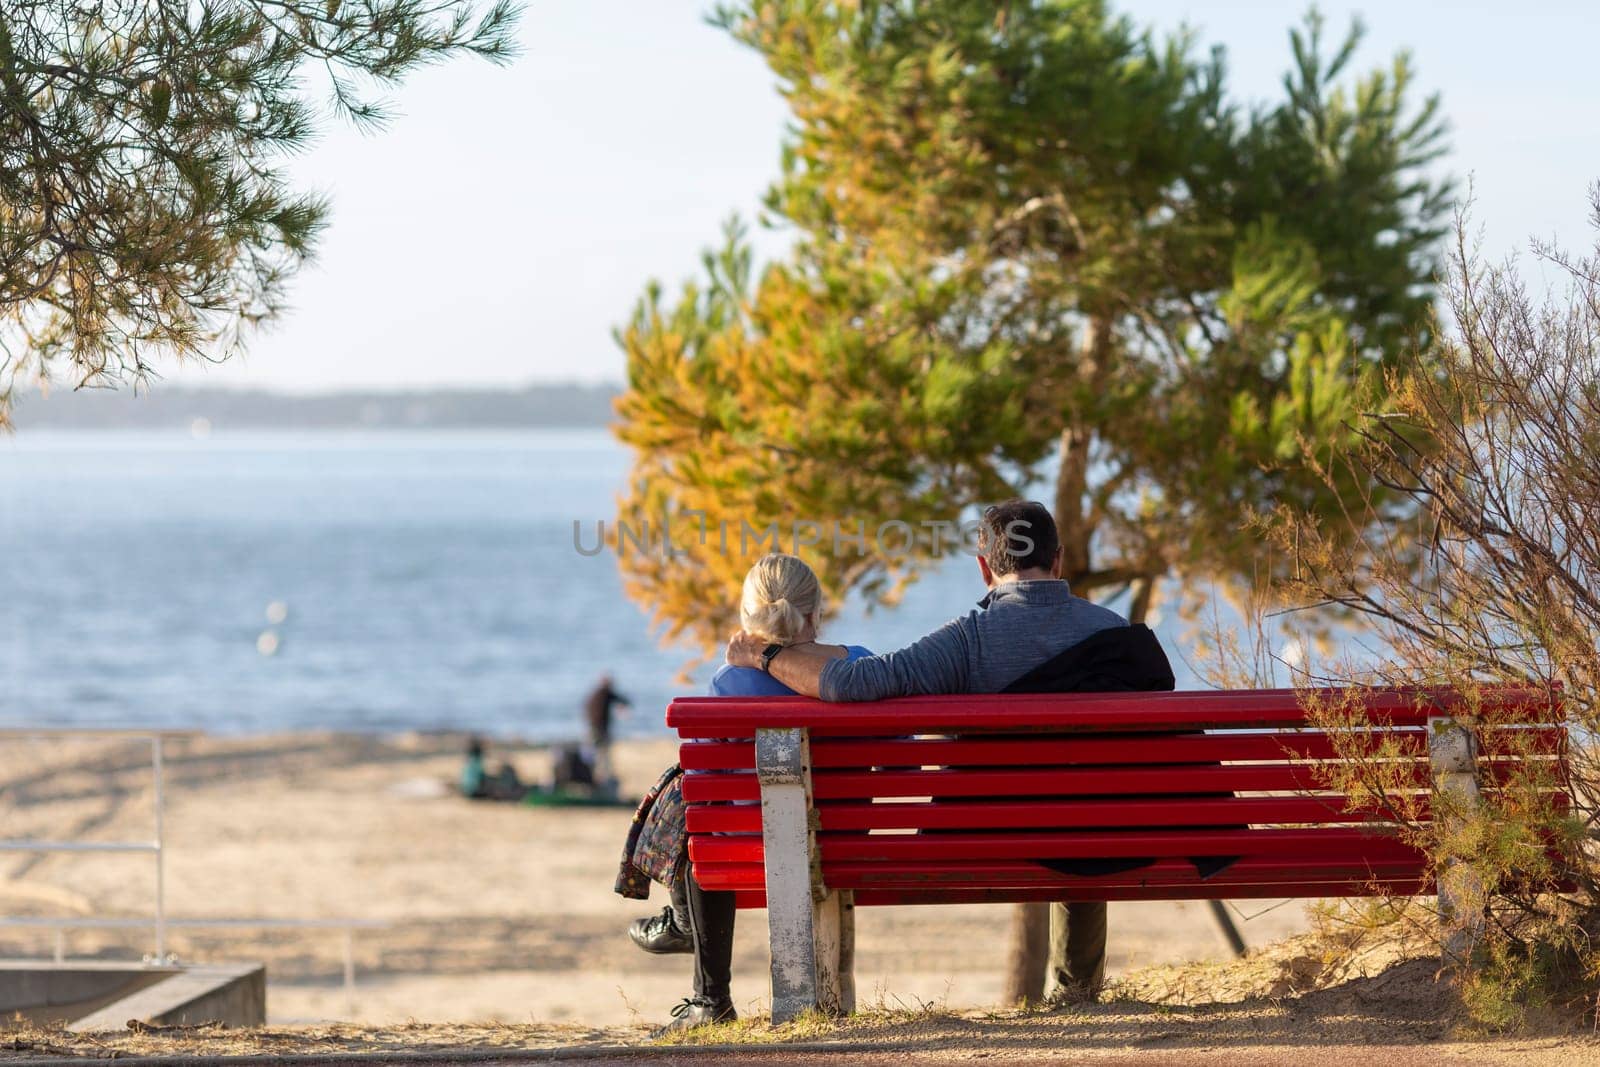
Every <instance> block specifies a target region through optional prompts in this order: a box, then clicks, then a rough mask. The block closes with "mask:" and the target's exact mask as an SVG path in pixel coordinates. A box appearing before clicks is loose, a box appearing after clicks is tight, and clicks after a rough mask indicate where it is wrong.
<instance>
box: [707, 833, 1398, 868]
mask: <svg viewBox="0 0 1600 1067" xmlns="http://www.w3.org/2000/svg"><path fill="white" fill-rule="evenodd" d="M817 843H818V846H819V847H820V849H821V851H822V860H823V862H824V863H827V862H829V861H839V860H886V861H911V860H917V859H926V860H957V859H960V860H988V859H993V860H1009V859H1021V860H1044V859H1123V858H1139V857H1150V858H1152V859H1169V858H1177V859H1184V858H1187V857H1190V856H1239V857H1264V856H1282V857H1289V856H1294V857H1303V858H1308V859H1313V858H1318V859H1353V860H1365V861H1371V862H1377V863H1382V862H1389V861H1408V860H1415V859H1420V856H1421V853H1419V852H1418V851H1417V850H1416V849H1414V848H1412V847H1411V846H1410V845H1407V844H1405V843H1404V842H1402V841H1399V840H1397V839H1395V838H1392V837H1386V836H1382V835H1379V834H1375V833H1371V832H1368V831H1364V830H1358V829H1350V828H1347V827H1323V828H1317V829H1311V830H1280V829H1260V830H1248V829H1246V830H1234V829H1226V830H1221V829H1204V828H1194V829H1185V830H1108V831H1105V832H1099V833H1097V832H1094V831H1090V830H1062V831H1052V832H1027V831H1006V832H993V833H986V832H962V831H953V832H931V833H920V834H843V833H823V834H819V835H817ZM763 854H764V853H763V848H762V843H761V838H760V837H759V836H758V835H754V834H729V835H726V836H717V835H705V834H701V835H696V836H694V837H691V838H690V841H689V858H690V859H692V860H694V861H695V862H696V863H700V862H706V863H759V862H761V861H762V858H763Z"/></svg>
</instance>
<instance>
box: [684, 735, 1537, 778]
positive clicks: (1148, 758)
mask: <svg viewBox="0 0 1600 1067" xmlns="http://www.w3.org/2000/svg"><path fill="white" fill-rule="evenodd" d="M1486 733H1487V736H1486V737H1485V738H1484V742H1485V744H1484V755H1485V756H1486V757H1491V758H1492V757H1496V756H1498V757H1500V758H1520V756H1521V754H1522V753H1523V752H1527V753H1529V754H1532V755H1535V756H1549V757H1555V756H1558V755H1559V754H1560V753H1561V752H1562V750H1563V747H1564V745H1565V743H1566V736H1567V734H1566V730H1564V729H1563V728H1561V727H1559V726H1536V727H1517V728H1512V729H1506V730H1491V731H1486ZM1334 740H1335V739H1334V738H1333V737H1332V736H1331V735H1329V734H1327V733H1324V732H1322V731H1294V732H1287V733H1286V732H1266V733H1250V734H1245V733H1206V734H1180V735H1176V736H1166V735H1161V736H1154V737H1152V736H1149V735H1135V736H1133V737H1078V738H1060V737H1037V736H1020V737H1004V738H995V737H985V736H982V735H978V736H972V735H963V736H961V737H918V738H818V739H817V740H815V741H814V742H813V743H812V747H811V764H812V766H813V767H816V768H818V769H822V770H827V769H837V768H851V767H857V768H865V767H918V766H946V767H964V766H988V767H995V766H1039V765H1057V764H1096V763H1128V762H1138V763H1163V764H1164V763H1217V762H1221V761H1239V760H1250V761H1261V762H1273V761H1277V762H1283V761H1289V760H1331V759H1335V758H1337V757H1338V752H1337V751H1336V750H1335V747H1334ZM1339 740H1340V742H1341V744H1343V745H1345V746H1348V745H1350V744H1351V741H1352V740H1354V741H1355V743H1356V745H1357V746H1358V748H1357V751H1361V752H1363V753H1371V752H1376V751H1378V750H1379V749H1380V748H1381V747H1382V746H1383V745H1384V744H1386V743H1387V744H1389V745H1391V746H1392V747H1393V748H1394V749H1395V751H1396V755H1397V756H1399V757H1402V758H1403V757H1410V758H1415V759H1426V758H1427V755H1428V744H1427V735H1426V733H1425V732H1424V731H1423V730H1421V729H1407V730H1405V731H1404V732H1402V731H1399V730H1394V731H1385V732H1381V733H1378V732H1374V733H1370V734H1368V735H1367V736H1366V737H1362V738H1355V739H1351V738H1341V739H1339ZM678 761H679V763H680V764H681V765H682V766H683V768H684V769H685V770H705V771H715V770H750V769H752V768H753V767H754V766H755V743H754V742H753V741H691V742H687V743H685V744H683V745H682V746H680V748H679V760H678Z"/></svg>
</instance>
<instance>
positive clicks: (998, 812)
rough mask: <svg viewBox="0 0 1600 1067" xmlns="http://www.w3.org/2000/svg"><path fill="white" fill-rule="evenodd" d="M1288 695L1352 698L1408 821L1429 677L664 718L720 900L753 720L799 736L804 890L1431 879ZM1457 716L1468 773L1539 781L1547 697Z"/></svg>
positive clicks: (758, 825) (740, 830)
mask: <svg viewBox="0 0 1600 1067" xmlns="http://www.w3.org/2000/svg"><path fill="white" fill-rule="evenodd" d="M1308 696H1309V697H1310V698H1311V699H1315V700H1320V701H1324V702H1342V703H1344V704H1346V705H1348V704H1349V703H1350V702H1351V701H1352V700H1355V701H1359V713H1360V714H1359V716H1358V718H1359V719H1360V720H1361V725H1360V726H1359V728H1358V729H1357V730H1356V735H1357V740H1358V741H1359V743H1360V744H1361V745H1363V746H1366V747H1367V748H1368V750H1370V751H1378V750H1380V748H1381V751H1382V752H1383V758H1384V760H1385V761H1386V765H1387V767H1388V768H1389V770H1390V771H1391V772H1392V776H1393V777H1394V779H1395V781H1394V783H1392V784H1393V785H1394V787H1395V793H1394V794H1393V795H1392V797H1391V801H1392V800H1398V799H1399V798H1400V797H1404V798H1405V799H1406V803H1407V804H1408V805H1409V806H1410V808H1411V811H1412V813H1417V812H1420V813H1421V814H1422V816H1423V817H1426V813H1427V792H1428V790H1429V786H1430V781H1431V780H1432V778H1433V772H1434V771H1435V770H1437V766H1430V753H1429V750H1430V736H1432V735H1437V734H1439V732H1440V731H1441V729H1442V728H1443V727H1444V725H1445V724H1447V723H1449V722H1450V719H1449V717H1450V716H1451V715H1452V714H1454V713H1457V712H1460V711H1462V710H1463V709H1462V701H1461V698H1460V697H1459V696H1457V695H1455V694H1452V693H1449V692H1447V691H1428V692H1421V691H1387V692H1385V691H1379V692H1373V691H1360V692H1359V693H1358V692H1356V691H1341V690H1324V691H1320V692H1316V693H1313V694H1308V693H1307V691H1304V690H1298V691H1297V690H1257V691H1247V692H1198V693H1118V694H1074V695H1040V696H1032V695H1030V696H946V697H923V698H912V699H904V700H889V701H881V702H877V703H873V704H860V705H830V704H824V703H821V702H819V701H814V700H807V699H803V698H798V697H786V698H763V699H752V698H741V697H722V698H717V697H697V698H680V699H678V700H675V701H673V703H672V705H671V707H670V708H669V709H668V712H667V723H668V725H669V726H671V727H673V728H674V729H676V730H677V731H678V733H679V734H680V736H681V737H682V738H683V739H684V740H683V744H682V745H681V747H680V762H681V763H682V765H683V768H684V770H685V772H686V773H685V777H684V786H683V791H684V799H685V801H686V803H687V805H688V814H687V820H688V829H689V832H690V857H691V859H692V861H693V863H694V870H695V876H696V878H697V879H698V880H699V881H700V883H701V884H702V885H704V886H705V887H706V888H708V889H727V890H732V891H735V892H736V893H738V894H739V900H740V904H741V906H759V905H761V904H762V903H763V902H764V899H765V886H766V881H765V879H766V866H767V863H766V860H767V855H766V848H765V847H764V843H763V837H762V830H763V826H762V807H761V806H760V801H761V799H762V777H763V775H761V774H758V773H757V765H758V755H757V737H758V734H760V735H761V737H762V738H764V739H765V741H766V742H767V743H769V744H771V743H780V744H782V745H797V746H799V750H798V753H797V755H796V758H795V760H794V761H793V762H792V763H791V764H790V768H791V770H792V769H793V768H795V767H798V768H799V769H800V771H801V773H800V775H799V779H798V780H799V781H800V783H801V784H802V785H803V786H804V788H805V790H806V804H807V805H808V806H809V807H810V808H811V810H812V812H813V814H812V817H811V820H810V821H811V827H812V831H813V832H812V834H811V861H812V862H811V866H812V868H813V870H812V872H811V874H812V879H813V882H814V884H815V885H816V886H818V887H820V886H822V885H825V886H826V888H827V889H828V890H834V889H848V890H852V891H853V893H854V899H855V902H856V903H857V904H889V903H940V902H957V901H978V900H1007V901H1022V900H1120V899H1194V898H1219V897H1220V898H1245V897H1288V896H1317V897H1321V896H1337V895H1351V894H1355V895H1370V894H1374V893H1378V892H1395V893H1416V892H1429V891H1431V889H1432V884H1431V882H1430V881H1429V874H1428V871H1427V865H1426V863H1425V861H1424V857H1423V856H1422V855H1421V854H1420V853H1419V852H1418V851H1417V850H1416V849H1414V848H1412V847H1410V846H1409V845H1407V844H1405V843H1403V842H1402V841H1400V840H1399V839H1398V838H1397V837H1396V836H1395V835H1394V833H1393V832H1392V824H1393V819H1394V817H1395V816H1394V811H1393V809H1392V808H1390V807H1389V806H1388V805H1387V804H1386V803H1385V802H1384V801H1383V800H1377V799H1373V798H1368V799H1365V800H1362V799H1357V798H1356V797H1353V796H1351V795H1348V794H1346V793H1342V792H1338V791H1335V790H1332V789H1329V788H1327V784H1328V782H1329V774H1328V771H1329V767H1328V764H1329V763H1331V762H1334V761H1336V760H1337V753H1336V747H1335V738H1334V737H1332V736H1330V735H1329V733H1327V732H1325V731H1323V730H1319V729H1315V728H1313V727H1311V726H1310V725H1309V723H1308V720H1307V713H1306V704H1307V701H1308ZM1474 711H1475V712H1477V713H1480V714H1486V715H1487V717H1488V718H1489V719H1491V720H1493V721H1494V722H1495V723H1496V725H1495V727H1494V728H1492V729H1484V730H1481V731H1478V734H1477V736H1478V744H1479V749H1478V751H1476V752H1475V753H1473V754H1472V755H1471V756H1469V757H1468V758H1469V761H1471V762H1474V763H1475V764H1476V770H1477V772H1478V776H1479V778H1480V779H1481V780H1483V782H1484V784H1485V785H1487V786H1489V787H1492V786H1493V784H1494V782H1495V781H1496V780H1497V779H1499V778H1503V777H1504V776H1505V775H1506V774H1508V773H1510V772H1511V769H1512V768H1513V767H1514V766H1516V765H1517V764H1520V763H1525V762H1528V761H1537V762H1538V763H1539V764H1540V765H1541V766H1544V767H1547V768H1548V769H1549V771H1550V775H1549V780H1550V788H1551V789H1552V790H1558V789H1559V788H1560V784H1561V781H1562V777H1561V774H1562V766H1563V764H1562V760H1563V758H1564V751H1565V748H1564V746H1565V733H1564V730H1563V728H1562V727H1561V726H1560V725H1559V722H1560V710H1559V707H1557V706H1555V705H1553V704H1552V702H1551V701H1550V700H1549V698H1548V696H1546V695H1542V694H1537V693H1531V692H1527V691H1512V690H1504V691H1500V692H1499V693H1497V694H1495V695H1494V696H1493V697H1492V698H1491V699H1490V700H1489V701H1488V704H1487V705H1485V704H1482V703H1480V704H1479V705H1478V706H1477V707H1475V708H1474ZM1430 721H1431V725H1430ZM1435 747H1437V745H1436V746H1435ZM783 751H785V752H787V749H784V750H783ZM1436 755H1437V753H1436ZM1435 763H1437V759H1436V760H1435ZM1469 769H1470V768H1469Z"/></svg>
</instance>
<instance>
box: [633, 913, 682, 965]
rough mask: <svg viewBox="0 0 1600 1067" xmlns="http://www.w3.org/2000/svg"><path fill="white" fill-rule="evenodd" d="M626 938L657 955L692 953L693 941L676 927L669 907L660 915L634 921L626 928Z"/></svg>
mask: <svg viewBox="0 0 1600 1067" xmlns="http://www.w3.org/2000/svg"><path fill="white" fill-rule="evenodd" d="M628 936H629V937H630V938H632V939H633V943H634V944H635V945H638V946H639V947H640V948H642V949H644V950H645V951H646V952H654V953H656V954H657V955H667V954H669V953H673V952H693V951H694V939H693V938H691V937H690V936H689V935H688V934H687V933H685V932H684V931H683V930H681V929H680V928H679V927H678V923H677V921H676V920H674V919H673V917H672V908H671V907H670V906H669V907H665V908H662V909H661V914H660V915H652V916H650V917H649V918H648V919H635V920H634V921H633V924H632V925H631V926H629V927H628Z"/></svg>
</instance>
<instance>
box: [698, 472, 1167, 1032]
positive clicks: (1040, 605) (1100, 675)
mask: <svg viewBox="0 0 1600 1067" xmlns="http://www.w3.org/2000/svg"><path fill="white" fill-rule="evenodd" d="M978 570H979V573H980V574H981V575H982V576H983V584H984V585H985V586H986V587H987V588H988V590H989V592H988V594H987V595H986V596H984V598H983V599H982V600H980V601H979V602H978V609H977V610H976V611H970V612H968V613H967V614H966V615H963V616H961V617H959V618H956V619H952V620H951V621H950V622H947V623H945V625H943V626H941V627H940V628H939V629H937V630H935V631H934V632H933V633H931V634H928V635H927V636H926V637H923V638H921V639H920V640H918V641H916V642H915V643H913V644H911V645H909V646H907V647H906V648H903V649H900V650H899V651H897V652H889V653H886V654H884V655H881V656H864V657H862V658H860V659H854V660H843V659H835V658H831V657H829V656H826V655H822V654H819V653H816V652H813V651H810V650H809V649H807V648H806V647H803V646H802V647H794V646H789V647H784V646H775V645H769V644H768V643H767V642H765V641H763V640H762V639H760V638H757V637H753V636H751V635H749V634H746V633H744V632H742V631H741V632H739V633H736V634H735V635H734V636H733V638H732V639H731V640H730V641H729V642H728V662H729V663H730V664H733V665H735V666H743V667H755V668H758V669H764V670H766V671H767V672H768V673H769V674H771V675H772V677H774V678H776V679H777V680H778V681H779V682H782V683H783V684H784V685H786V686H788V687H789V688H790V689H793V690H794V691H795V692H797V693H801V694H804V695H806V696H814V697H821V698H822V699H823V700H828V701H861V700H883V699H887V698H889V697H905V696H928V695H935V694H941V693H1072V692H1127V691H1145V690H1170V689H1172V688H1173V675H1172V668H1171V666H1170V664H1169V663H1168V662H1167V657H1166V654H1165V653H1164V652H1163V651H1162V650H1161V645H1160V643H1159V642H1157V641H1156V638H1155V635H1154V634H1153V633H1151V632H1150V630H1149V629H1148V628H1147V627H1145V626H1143V625H1139V626H1129V625H1128V622H1127V620H1126V619H1124V618H1123V617H1122V616H1120V615H1118V614H1117V613H1116V612H1114V611H1110V610H1108V609H1106V608H1103V607H1100V606H1098V605H1096V604H1091V603H1090V602H1089V601H1087V600H1084V599H1083V598H1081V597H1076V596H1073V595H1072V591H1071V590H1070V589H1069V588H1068V587H1067V583H1066V582H1065V581H1063V580H1062V578H1061V546H1060V541H1059V539H1058V537H1057V534H1056V525H1055V520H1054V519H1053V518H1052V517H1051V515H1050V512H1049V511H1048V510H1047V509H1046V508H1045V506H1044V505H1043V504H1039V503H1036V502H1034V501H1025V500H1008V501H1006V502H1005V503H1003V504H996V505H994V506H993V507H990V508H989V509H987V510H986V511H985V512H984V513H983V521H982V524H981V526H980V528H979V532H978ZM1105 954H1106V906H1105V904H1104V903H1079V904H1060V903H1056V904H1053V905H1052V906H1051V909H1050V970H1049V981H1048V983H1047V986H1046V996H1047V997H1049V998H1051V999H1055V1000H1070V999H1076V998H1080V997H1087V998H1093V997H1094V996H1096V995H1097V994H1098V993H1099V991H1100V987H1101V985H1102V983H1103V981H1104V978H1105Z"/></svg>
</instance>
